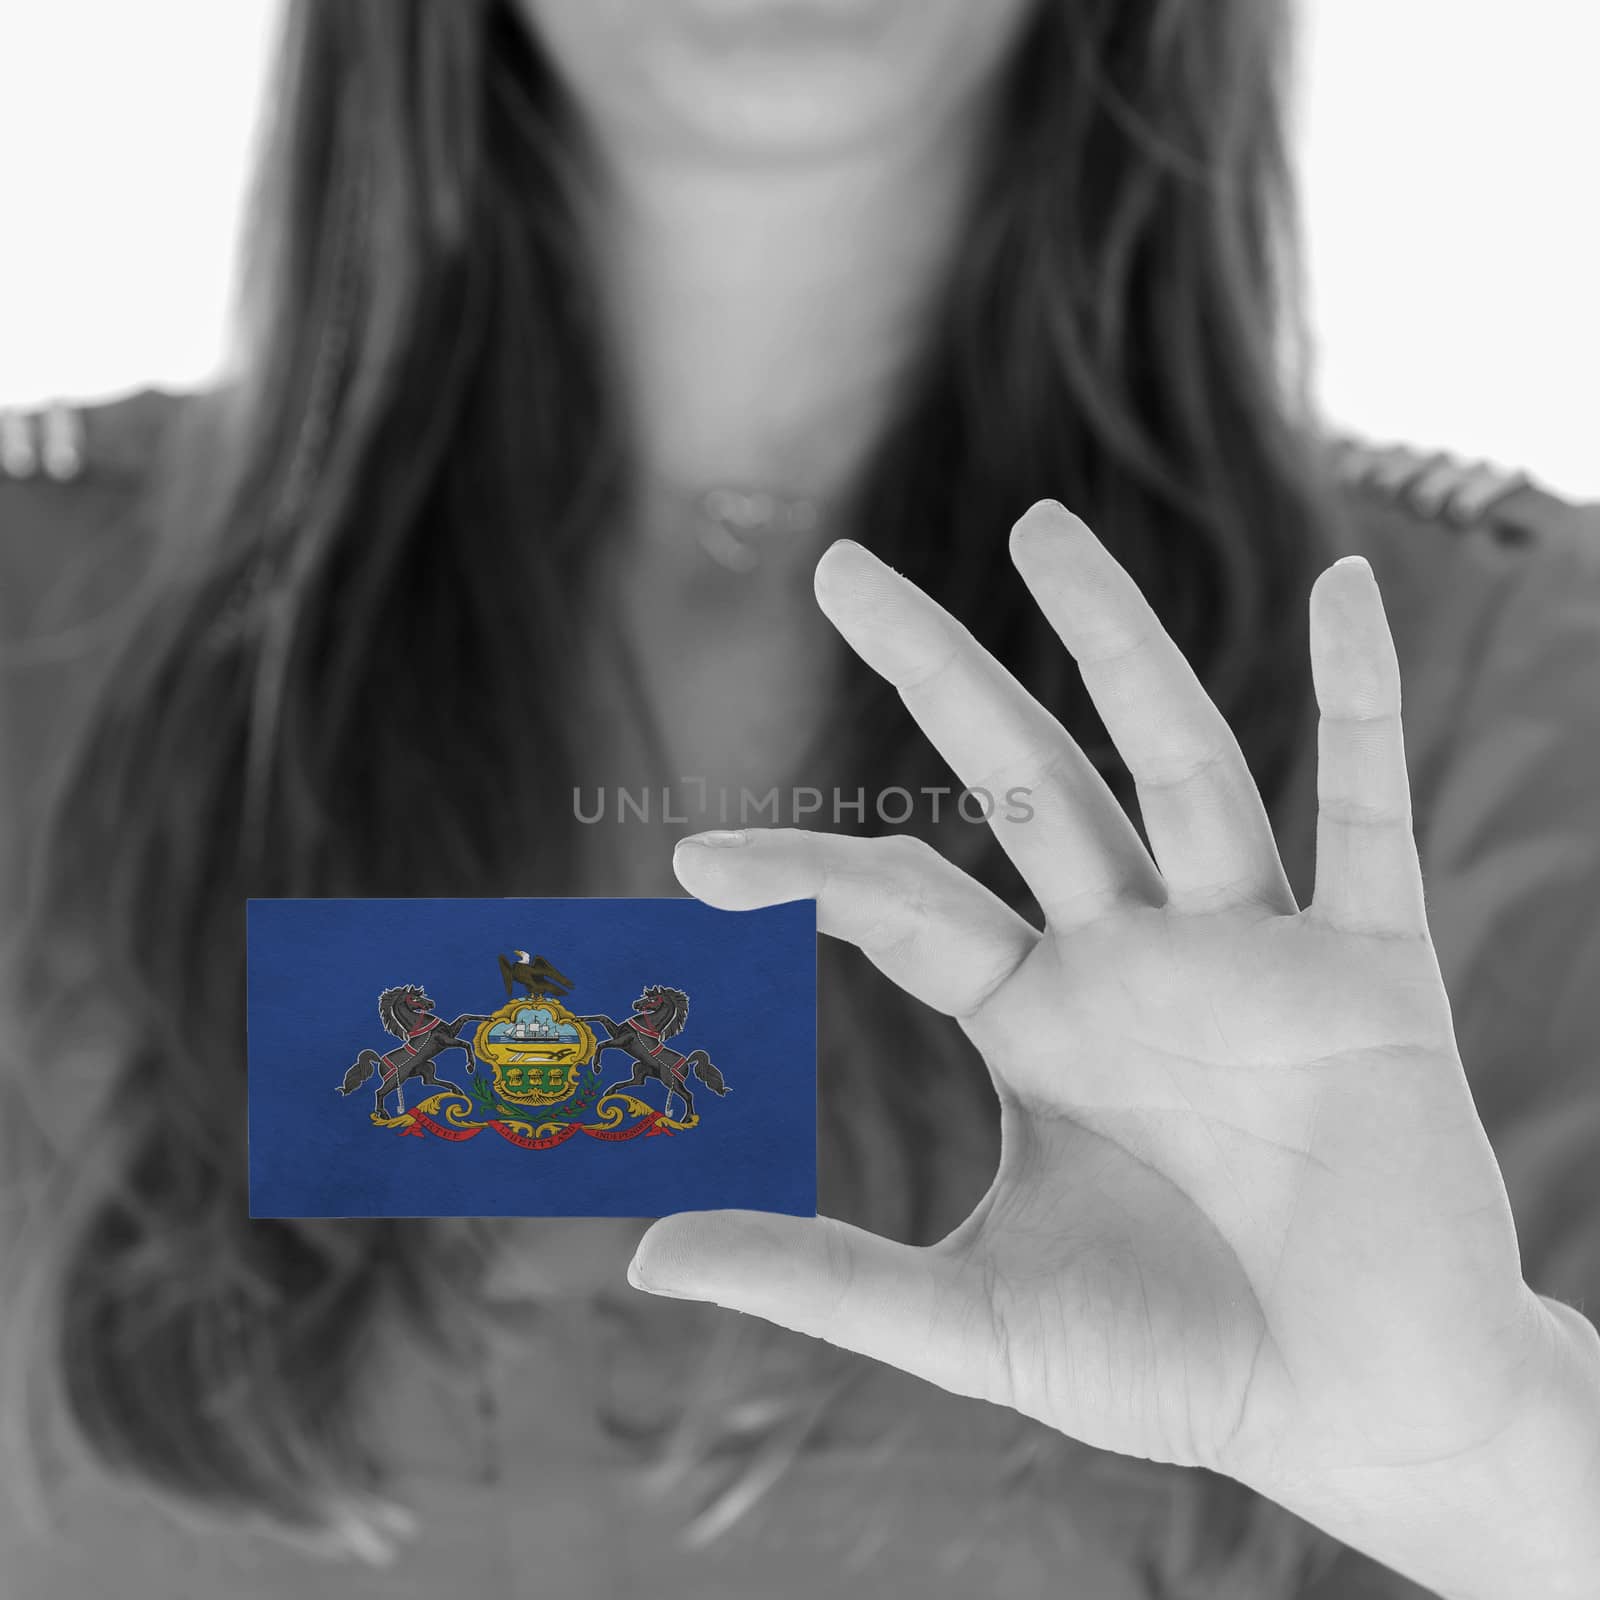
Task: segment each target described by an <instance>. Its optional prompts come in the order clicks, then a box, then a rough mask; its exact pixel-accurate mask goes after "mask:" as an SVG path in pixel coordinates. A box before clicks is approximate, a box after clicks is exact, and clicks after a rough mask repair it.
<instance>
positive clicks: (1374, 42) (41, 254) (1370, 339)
mask: <svg viewBox="0 0 1600 1600" xmlns="http://www.w3.org/2000/svg"><path fill="white" fill-rule="evenodd" d="M1193 3H1195V4H1201V5H1204V4H1207V3H1209V0H1193ZM1300 9H1301V12H1302V24H1303V32H1302V41H1301V50H1300V54H1301V73H1302V93H1301V99H1300V106H1299V135H1298V143H1299V148H1300V153H1301V166H1302V173H1303V193H1304V209H1305V221H1306V229H1307V237H1308V244H1309V256H1310V275H1311V290H1312V295H1311V315H1312V325H1313V329H1314V332H1315V335H1316V340H1317V347H1318V351H1319V357H1320V360H1319V392H1320V395H1321V399H1322V404H1323V407H1324V409H1325V410H1326V412H1327V414H1328V415H1329V417H1330V418H1332V419H1334V420H1336V421H1337V422H1339V423H1341V424H1343V425H1346V426H1349V427H1351V428H1354V429H1355V430H1357V431H1359V432H1361V433H1363V434H1366V435H1368V436H1369V437H1374V438H1377V439H1381V440H1388V439H1404V440H1408V441H1410V442H1412V443H1415V444H1419V445H1424V446H1427V447H1430V448H1433V447H1442V448H1448V449H1450V450H1453V451H1456V452H1458V453H1462V454H1466V455H1483V456H1488V457H1490V458H1492V459H1495V460H1498V461H1501V462H1507V463H1512V464H1515V465H1519V466H1522V467H1525V468H1528V469H1530V470H1532V471H1533V472H1534V473H1535V474H1536V475H1537V476H1539V477H1540V478H1541V479H1543V480H1544V481H1545V482H1547V483H1549V484H1551V485H1553V486H1555V487H1557V488H1560V489H1563V490H1565V491H1566V492H1568V493H1570V494H1573V495H1576V496H1578V497H1581V498H1596V499H1600V402H1597V400H1596V394H1597V389H1600V383H1597V376H1600V310H1597V308H1596V293H1597V290H1596V285H1597V284H1600V226H1597V221H1596V213H1597V211H1600V180H1597V175H1596V168H1597V161H1596V158H1597V156H1600V114H1597V111H1596V95H1597V90H1600V81H1597V79H1596V76H1595V71H1594V63H1595V61H1596V60H1597V59H1600V4H1597V3H1595V0H1518V3H1517V4H1515V5H1507V4H1504V3H1503V0H1300ZM276 13H277V4H276V0H0V401H7V402H17V403H35V402H38V401H42V400H45V399H48V398H50V397H52V396H61V397H66V398H74V399H86V398H91V397H95V396H100V395H105V394H110V393H114V392H117V391H121V390H125V389H128V388H131V387H135V386H137V385H140V384H143V383H162V384H167V385H173V386H183V385H191V384H195V383H198V382H202V381H204V379H205V378H206V376H207V375H208V374H209V373H211V372H213V371H214V370H215V369H216V366H217V363H218V362H219V360H220V359H221V355H222V350H223V339H224V328H225V324H226V317H227V307H228V298H229V293H230V284H231V275H232V270H233V254H234V239H235V232H236V226H237V219H238V212H239V204H240V200H241V198H242V189H243V183H244V177H245V173H246V171H247V168H248V161H249V154H250V147H251V139H252V136H253V132H254V121H255V115H256V105H257V100H258V97H259V88H260V83H261V76H262V69H263V66H264V64H265V61H266V59H267V56H268V53H269V49H270V42H271V38H272V33H273V23H274V20H275V17H276Z"/></svg>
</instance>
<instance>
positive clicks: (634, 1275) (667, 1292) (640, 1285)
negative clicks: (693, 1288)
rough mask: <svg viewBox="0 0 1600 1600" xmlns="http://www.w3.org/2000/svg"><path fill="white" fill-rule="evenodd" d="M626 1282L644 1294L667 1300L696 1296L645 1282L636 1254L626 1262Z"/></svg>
mask: <svg viewBox="0 0 1600 1600" xmlns="http://www.w3.org/2000/svg"><path fill="white" fill-rule="evenodd" d="M628 1282H629V1283H631V1284H632V1285H633V1287H634V1288H635V1289H639V1290H642V1291H643V1292H644V1293H645V1294H654V1295H660V1296H662V1297H663V1298H664V1299H667V1300H693V1299H695V1298H696V1296H694V1295H692V1294H680V1293H679V1292H678V1291H677V1290H676V1289H663V1288H660V1287H659V1286H658V1285H656V1284H653V1283H646V1282H645V1281H644V1278H643V1276H642V1275H641V1274H640V1271H639V1258H638V1257H637V1256H635V1257H634V1258H633V1260H632V1261H630V1262H629V1263H628Z"/></svg>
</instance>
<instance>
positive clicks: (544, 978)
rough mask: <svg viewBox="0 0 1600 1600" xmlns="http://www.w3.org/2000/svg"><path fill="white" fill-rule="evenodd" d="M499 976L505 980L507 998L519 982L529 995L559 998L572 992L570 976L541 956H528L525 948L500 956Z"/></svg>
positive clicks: (514, 990)
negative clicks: (565, 975)
mask: <svg viewBox="0 0 1600 1600" xmlns="http://www.w3.org/2000/svg"><path fill="white" fill-rule="evenodd" d="M513 958H514V959H513ZM500 976H501V978H502V979H503V980H504V982H505V986H506V999H508V1000H509V999H510V998H511V997H512V995H513V994H514V993H515V992H516V986H517V985H518V984H519V983H520V984H523V985H524V986H525V987H526V988H527V991H528V993H529V995H530V996H532V995H542V996H545V997H546V998H552V997H553V998H555V999H557V1000H559V999H561V998H563V997H564V996H566V995H568V994H570V993H571V992H572V979H571V978H567V977H563V976H562V974H561V972H560V971H559V970H558V969H557V968H556V967H554V966H553V965H552V964H551V963H550V962H548V961H546V960H545V958H544V957H543V956H529V954H528V952H527V951H526V950H513V951H512V952H511V955H510V956H501V957H500Z"/></svg>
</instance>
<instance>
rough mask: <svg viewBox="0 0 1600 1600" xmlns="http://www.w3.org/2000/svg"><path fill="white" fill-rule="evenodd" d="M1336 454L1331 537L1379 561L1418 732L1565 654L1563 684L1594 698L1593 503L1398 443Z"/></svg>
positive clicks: (1449, 731)
mask: <svg viewBox="0 0 1600 1600" xmlns="http://www.w3.org/2000/svg"><path fill="white" fill-rule="evenodd" d="M1333 468H1334V473H1335V476H1336V478H1337V480H1338V483H1339V486H1340V499H1341V510H1342V513H1343V515H1342V517H1341V519H1340V525H1341V534H1342V541H1343V543H1344V547H1345V550H1347V551H1348V550H1354V551H1357V552H1359V553H1360V554H1362V555H1365V556H1366V557H1367V559H1368V560H1369V561H1370V562H1371V563H1372V567H1373V570H1374V572H1375V573H1376V575H1377V578H1378V584H1379V588H1380V589H1381V591H1382V593H1383V597H1384V606H1385V609H1386V610H1387V612H1388V616H1389V623H1390V627H1391V630H1392V631H1393V633H1394V638H1395V647H1396V650H1397V652H1398V654H1399V657H1400V666H1401V676H1402V681H1403V682H1404V683H1405V686H1406V700H1407V723H1408V730H1409V731H1410V732H1413V733H1414V734H1415V735H1416V739H1417V742H1418V744H1419V745H1422V744H1428V745H1434V744H1440V745H1447V744H1449V743H1451V742H1453V741H1454V740H1455V738H1456V736H1457V734H1458V733H1459V732H1460V730H1461V728H1462V726H1463V723H1464V722H1465V721H1466V720H1468V718H1469V714H1471V713H1481V712H1482V711H1483V710H1484V709H1485V708H1487V707H1490V706H1492V705H1494V704H1497V703H1504V704H1505V705H1506V706H1508V707H1509V706H1510V705H1511V704H1512V703H1513V702H1515V701H1517V700H1519V699H1521V700H1523V701H1527V700H1528V699H1529V698H1530V697H1532V698H1534V699H1538V698H1542V697H1543V696H1544V694H1545V693H1546V688H1547V683H1553V682H1554V681H1555V680H1557V679H1560V678H1563V677H1570V675H1571V674H1572V672H1573V670H1574V669H1575V668H1576V670H1577V682H1576V684H1573V685H1569V687H1576V686H1577V685H1581V684H1586V685H1587V687H1588V689H1589V691H1591V692H1593V693H1594V694H1595V696H1596V698H1597V699H1600V504H1582V503H1579V502H1577V501H1575V500H1571V499H1567V498H1565V497H1563V496H1561V495H1558V494H1555V493H1553V492H1551V491H1550V490H1549V489H1547V488H1545V487H1543V486H1542V485H1540V484H1538V483H1536V482H1535V481H1534V480H1533V479H1532V478H1530V477H1529V476H1528V475H1527V474H1526V473H1523V472H1519V471H1516V470H1512V469H1508V468H1504V467H1498V466H1493V465H1490V464H1488V463H1485V462H1481V461H1468V460H1463V459H1461V458H1460V457H1456V456H1451V455H1447V454H1444V453H1442V452H1427V451H1423V450H1418V449H1415V448H1412V447H1409V446H1403V445H1387V446H1378V445H1372V444H1367V443H1363V442H1359V441H1355V440H1348V439H1347V440H1341V441H1339V442H1338V443H1337V445H1336V447H1335V452H1334V461H1333ZM1341 553H1343V552H1341ZM1575 652H1576V653H1575ZM1419 754H1420V751H1419Z"/></svg>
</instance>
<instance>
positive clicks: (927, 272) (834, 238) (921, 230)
mask: <svg viewBox="0 0 1600 1600" xmlns="http://www.w3.org/2000/svg"><path fill="white" fill-rule="evenodd" d="M977 115H978V113H977V111H976V110H974V112H973V118H974V119H976V117H977ZM975 134H976V129H975V127H973V126H963V127H956V126H947V127H945V128H943V129H941V130H939V132H938V136H937V137H931V136H930V137H929V138H927V139H926V140H925V141H924V142H922V143H921V144H919V145H917V146H915V147H910V146H908V147H905V148H900V149H873V150H871V151H866V152H861V153H859V154H856V155H853V156H851V157H848V158H845V157H841V158H839V159H837V160H835V161H833V162H830V163H829V164H828V165H827V166H825V167H817V166H810V165H808V166H804V167H802V166H794V167H788V168H773V167H770V166H758V165H748V166H738V165H734V164H731V163H729V164H724V165H717V166H713V165H711V164H709V163H707V162H705V161H698V162H697V161H696V160H695V159H694V158H692V157H688V156H685V155H683V154H682V153H681V152H673V153H671V154H665V155H655V154H652V153H649V152H641V151H638V150H631V151H628V152H625V153H620V154H619V153H618V152H610V153H609V154H610V162H609V164H610V167H611V175H612V180H613V181H612V185H611V189H610V203H609V204H608V206H607V209H606V220H605V223H604V229H603V231H604V233H605V235H606V237H605V238H604V240H603V244H602V250H601V260H602V262H603V263H604V267H603V270H604V272H605V274H606V277H605V287H606V292H607V294H608V297H609V300H610V305H609V307H608V310H609V314H610V319H611V323H612V327H613V330H614V336H615V338H616V348H617V353H618V359H619V361H620V362H621V366H622V377H623V381H624V384H625V385H626V387H627V390H628V393H629V398H630V404H631V408H632V421H633V426H634V429H635V442H636V448H637V450H638V453H639V467H640V475H641V481H642V483H643V484H644V485H645V486H646V489H647V492H649V491H650V490H654V491H655V492H656V493H658V494H661V493H664V494H666V495H668V496H670V495H673V494H677V495H683V494H693V493H696V492H698V491H700V490H703V489H705V488H709V487H711V486H714V485H732V486H736V487H746V488H770V489H775V490H778V491H780V492H785V493H790V494H796V495H803V496H806V497H808V498H812V499H816V500H819V501H821V502H823V503H826V502H827V501H829V500H830V499H832V498H834V497H836V496H837V495H839V494H840V493H841V492H842V491H844V490H845V489H846V488H847V487H848V486H849V483H850V480H851V478H852V475H853V473H854V472H855V470H856V468H857V467H858V466H859V465H860V463H861V460H862V458H863V456H864V454H865V452H866V451H867V450H868V449H869V448H870V446H871V444H872V443H873V441H874V439H875V437H876V435H877V433H878V430H879V429H880V427H881V426H882V424H883V421H884V419H885V416H886V414H887V412H888V410H889V408H890V407H891V405H892V404H893V401H894V397H895V391H896V384H897V380H898V379H899V378H900V376H901V374H902V372H903V370H904V368H905V365H906V363H907V361H908V360H909V359H910V357H911V355H912V353H913V351H914V350H915V348H916V346H917V344H918V342H919V341H920V339H921V338H922V336H923V333H924V324H925V317H926V314H927V312H928V310H929V307H930V302H931V300H932V297H933V296H934V294H935V293H936V292H937V290H938V287H939V280H940V277H941V274H942V272H943V269H944V265H945V263H946V261H947V260H948V258H949V256H950V254H951V251H952V249H953V248H954V245H955V242H956V240H955V235H956V230H957V228H958V227H959V224H960V218H961V215H962V212H963V208H964V206H965V203H966V200H967V193H968V186H969V183H970V179H971V169H972V166H973V156H974V153H975V150H976V147H977V145H978V143H979V141H978V139H977V137H976V136H975Z"/></svg>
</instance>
